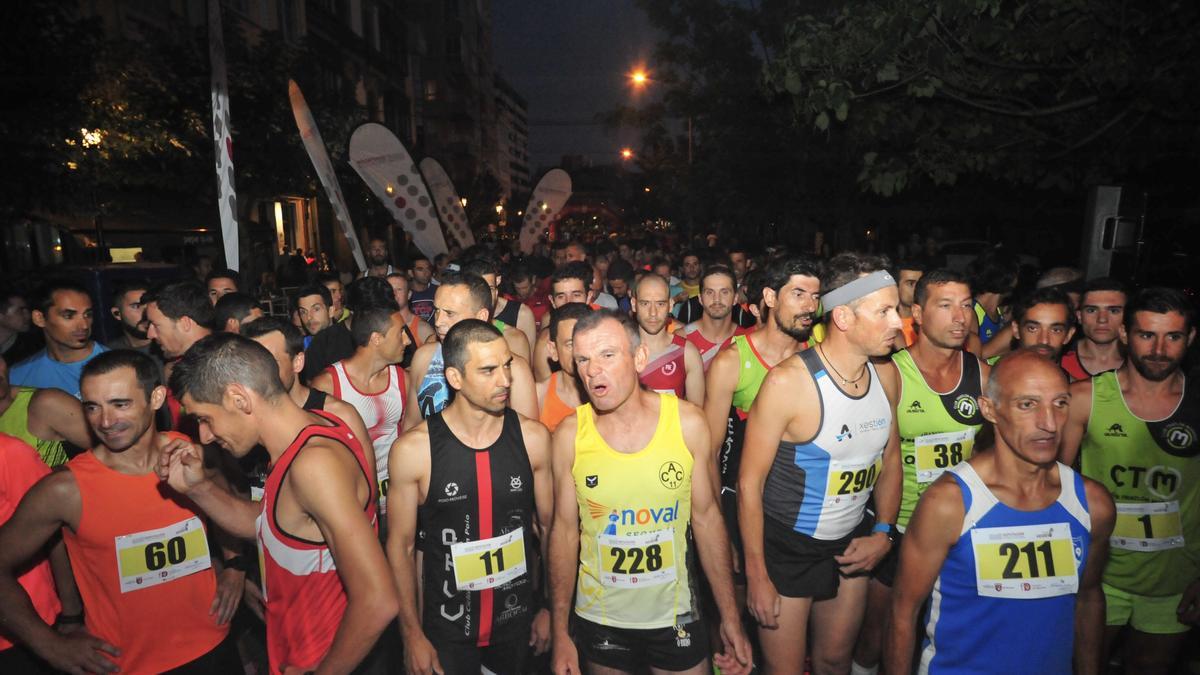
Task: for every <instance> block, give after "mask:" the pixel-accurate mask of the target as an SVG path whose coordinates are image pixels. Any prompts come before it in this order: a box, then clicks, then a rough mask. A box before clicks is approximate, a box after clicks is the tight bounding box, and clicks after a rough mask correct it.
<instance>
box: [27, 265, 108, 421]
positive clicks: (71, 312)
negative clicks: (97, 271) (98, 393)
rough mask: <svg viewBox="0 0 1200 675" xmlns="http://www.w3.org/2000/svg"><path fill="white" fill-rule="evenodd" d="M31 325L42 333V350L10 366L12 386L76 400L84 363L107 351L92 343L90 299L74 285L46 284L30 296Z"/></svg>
mask: <svg viewBox="0 0 1200 675" xmlns="http://www.w3.org/2000/svg"><path fill="white" fill-rule="evenodd" d="M30 304H31V306H32V307H33V312H32V317H33V325H35V326H37V327H38V328H40V329H42V334H43V335H44V336H45V338H46V347H45V349H42V350H41V351H38V352H35V353H34V354H33V355H32V356H30V357H28V358H26V359H24V360H23V361H20V362H19V363H14V364H12V366H11V368H10V370H9V374H8V379H9V381H11V382H12V383H13V384H17V385H22V386H26V387H37V388H38V389H46V388H49V387H56V388H58V389H62V390H63V391H65V392H67V393H68V394H70V395H72V396H74V397H76V398H78V397H79V373H80V372H81V371H82V370H83V367H84V365H86V364H87V362H88V361H90V360H92V359H94V358H96V356H98V355H99V354H102V353H103V352H106V351H108V348H107V347H105V346H104V345H102V344H100V343H99V342H96V341H95V340H93V339H92V318H93V317H92V298H91V296H90V295H88V292H87V289H86V288H84V287H83V286H80V285H79V284H77V283H75V282H74V281H65V280H53V281H48V282H46V283H45V284H43V285H42V286H41V288H39V289H38V291H37V292H36V293H35V294H34V296H33V302H31V303H30Z"/></svg>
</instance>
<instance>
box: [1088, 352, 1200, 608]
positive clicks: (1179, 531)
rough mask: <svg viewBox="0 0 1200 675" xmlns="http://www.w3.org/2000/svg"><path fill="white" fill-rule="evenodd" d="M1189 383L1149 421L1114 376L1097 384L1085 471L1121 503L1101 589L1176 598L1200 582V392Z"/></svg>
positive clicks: (1099, 377) (1104, 376) (1094, 383)
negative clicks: (1167, 409)
mask: <svg viewBox="0 0 1200 675" xmlns="http://www.w3.org/2000/svg"><path fill="white" fill-rule="evenodd" d="M1184 385H1185V386H1184V390H1183V391H1184V394H1183V397H1182V399H1181V400H1180V402H1179V405H1178V406H1176V408H1175V411H1174V412H1172V413H1171V414H1170V415H1169V416H1168V417H1166V418H1165V419H1162V420H1158V421H1147V420H1143V419H1141V418H1140V417H1137V416H1136V415H1134V414H1133V413H1132V412H1130V410H1129V406H1127V405H1126V404H1125V397H1124V396H1123V395H1122V394H1121V384H1120V381H1119V380H1118V379H1117V374H1116V373H1115V372H1107V373H1101V374H1100V375H1097V376H1095V377H1093V378H1092V411H1091V415H1089V417H1088V424H1087V433H1085V434H1084V437H1083V443H1082V444H1081V445H1080V463H1081V464H1080V466H1081V468H1082V473H1083V475H1085V476H1087V477H1088V478H1091V479H1093V480H1096V481H1098V482H1100V483H1102V484H1103V485H1104V486H1105V487H1106V488H1108V491H1109V492H1111V493H1112V496H1113V500H1114V501H1115V502H1116V503H1117V522H1116V525H1115V527H1114V528H1113V533H1112V537H1111V539H1110V540H1109V544H1110V546H1111V551H1110V553H1109V556H1108V566H1107V567H1105V569H1104V583H1106V584H1108V585H1110V586H1113V587H1114V588H1117V589H1120V590H1123V591H1125V592H1127V593H1135V594H1138V595H1151V596H1166V595H1174V594H1176V593H1181V592H1183V590H1184V588H1186V587H1187V585H1188V584H1190V583H1191V582H1192V581H1194V580H1195V579H1196V578H1197V577H1200V434H1197V430H1198V429H1200V392H1193V391H1192V389H1191V388H1189V387H1187V386H1186V381H1185V383H1184Z"/></svg>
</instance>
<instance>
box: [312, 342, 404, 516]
mask: <svg viewBox="0 0 1200 675" xmlns="http://www.w3.org/2000/svg"><path fill="white" fill-rule="evenodd" d="M329 373H330V375H331V376H332V377H333V395H334V396H336V397H338V398H340V399H342V400H343V401H345V402H346V403H349V404H350V405H352V406H354V409H355V410H357V411H358V414H359V416H360V417H362V420H363V424H365V425H366V427H367V433H368V434H369V435H370V436H371V445H372V446H373V447H374V449H375V475H376V478H377V479H378V481H379V506H380V511H385V510H386V506H385V505H386V503H387V488H388V453H389V452H390V451H391V449H392V443H395V442H396V439H397V438H399V437H400V430H401V424H402V420H403V419H404V389H405V386H404V371H403V370H401V369H400V366H397V365H391V366H388V383H387V386H385V387H384V388H383V390H382V391H378V392H375V393H373V394H368V393H365V392H362V391H360V390H359V389H358V388H357V387H355V386H354V383H353V382H351V381H350V376H349V375H347V374H346V366H345V365H344V364H343V362H342V361H338V362H337V363H335V364H333V365H332V366H330V367H329Z"/></svg>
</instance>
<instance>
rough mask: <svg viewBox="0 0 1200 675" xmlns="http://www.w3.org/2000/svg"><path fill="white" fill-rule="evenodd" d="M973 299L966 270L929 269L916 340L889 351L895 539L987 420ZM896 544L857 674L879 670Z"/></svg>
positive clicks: (879, 570)
mask: <svg viewBox="0 0 1200 675" xmlns="http://www.w3.org/2000/svg"><path fill="white" fill-rule="evenodd" d="M901 269H903V268H901ZM901 294H902V295H903V293H901ZM973 304H974V303H973V301H972V299H971V286H970V285H969V283H968V282H967V278H966V276H964V275H963V274H961V273H959V272H954V271H952V270H947V269H936V270H931V271H929V272H927V273H925V274H924V275H923V276H922V277H921V279H920V281H918V282H917V283H916V287H915V288H914V289H913V298H912V316H913V320H914V325H915V326H917V327H918V328H919V329H920V332H919V334H918V337H917V341H916V343H915V344H913V345H912V346H911V347H909V348H908V349H902V350H900V351H898V352H896V353H895V354H892V362H893V363H894V364H895V365H896V369H897V371H898V372H899V373H900V396H899V399H898V403H897V405H896V422H897V429H898V431H899V434H900V457H901V460H902V465H903V468H904V478H903V482H902V488H901V493H900V512H899V516H898V517H897V519H896V529H897V530H898V532H897V533H896V535H895V537H896V544H898V543H899V541H900V539H901V537H902V533H903V532H904V530H905V528H906V527H907V526H908V521H909V519H910V518H911V517H912V512H913V509H914V508H915V507H916V505H917V499H918V498H920V496H921V495H922V494H923V493H924V492H925V489H926V488H928V487H929V486H930V485H931V484H932V483H933V481H935V480H937V478H938V476H940V475H941V474H942V473H943V472H944V471H946V470H948V469H950V468H953V467H954V466H956V465H958V464H959V463H961V462H963V461H964V460H967V459H969V458H970V457H971V451H972V449H973V448H974V445H975V437H976V434H978V433H979V430H980V428H981V427H982V425H983V421H984V420H983V416H982V415H981V414H980V412H979V397H980V396H981V395H982V393H983V383H984V382H985V381H986V380H987V376H988V372H989V368H988V365H987V364H986V363H983V362H982V361H980V360H979V358H978V357H976V356H975V355H974V354H971V353H970V352H967V351H964V350H963V345H964V344H966V340H967V336H969V335H970V334H971V333H972V332H974V327H975V324H974V315H973V314H974V312H973ZM896 544H893V546H892V549H891V550H890V551H889V552H888V555H887V557H886V558H884V559H883V561H882V562H880V563H879V565H878V566H876V567H875V569H874V570H873V573H872V582H871V584H870V587H869V588H868V592H867V611H866V613H865V614H864V619H863V627H862V631H861V632H860V633H859V636H858V643H857V644H856V645H855V649H854V666H853V668H852V670H851V672H852V673H853V675H866V674H867V673H875V672H877V671H878V669H879V656H880V649H881V647H882V642H883V632H884V630H885V627H886V621H885V616H886V615H887V611H888V607H889V606H890V604H891V599H892V584H893V582H894V581H895V578H896V564H897V562H898V561H899V557H900V547H899V546H898V545H896Z"/></svg>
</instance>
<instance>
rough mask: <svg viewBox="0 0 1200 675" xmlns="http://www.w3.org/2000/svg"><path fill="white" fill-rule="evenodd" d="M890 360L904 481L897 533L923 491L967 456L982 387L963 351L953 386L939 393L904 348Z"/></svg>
mask: <svg viewBox="0 0 1200 675" xmlns="http://www.w3.org/2000/svg"><path fill="white" fill-rule="evenodd" d="M892 362H893V363H895V364H896V368H897V369H898V370H899V371H900V399H899V403H897V404H896V422H897V424H898V426H899V431H900V457H901V460H902V461H903V463H904V481H903V490H902V491H901V493H900V515H899V517H898V518H897V519H896V527H897V528H899V529H900V530H901V531H903V530H904V528H905V527H907V526H908V520H909V518H911V517H912V513H913V509H915V508H916V507H917V500H918V499H920V498H921V495H922V494H924V493H925V489H926V488H928V487H929V486H930V485H931V484H932V483H933V481H935V480H937V478H938V476H941V475H942V473H943V472H944V471H946V470H947V469H952V468H954V467H955V466H957V465H958V464H960V463H962V462H963V461H965V460H966V459H968V458H969V457H970V456H971V452H972V450H974V448H975V434H977V433H979V429H980V428H981V427H982V426H983V414H982V413H981V412H980V411H979V396H980V394H981V391H982V383H981V382H980V377H979V360H978V359H976V358H975V356H974V355H972V354H970V353H967V352H965V351H964V352H962V374H961V375H960V376H959V378H958V384H957V385H956V386H955V387H954V388H953V389H951V390H950V391H949V392H947V393H944V394H943V393H940V392H936V391H934V390H933V388H932V387H930V386H929V384H928V383H927V382H925V376H924V375H922V374H921V369H920V368H918V367H917V363H916V362H915V361H913V358H912V356H911V355H910V354H909V353H908V350H907V349H902V350H900V351H898V352H896V353H895V354H893V355H892Z"/></svg>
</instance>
